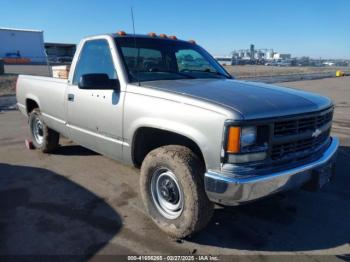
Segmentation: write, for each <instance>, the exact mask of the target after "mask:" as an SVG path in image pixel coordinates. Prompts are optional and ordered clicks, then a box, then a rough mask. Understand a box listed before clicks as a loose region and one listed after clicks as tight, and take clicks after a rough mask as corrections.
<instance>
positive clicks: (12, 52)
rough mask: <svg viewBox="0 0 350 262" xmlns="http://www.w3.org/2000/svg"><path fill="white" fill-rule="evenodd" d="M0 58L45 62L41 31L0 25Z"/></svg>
mask: <svg viewBox="0 0 350 262" xmlns="http://www.w3.org/2000/svg"><path fill="white" fill-rule="evenodd" d="M0 58H3V59H6V58H7V59H26V60H28V61H30V62H32V63H45V62H46V61H47V58H46V53H45V46H44V33H43V31H40V30H26V29H13V28H1V27H0Z"/></svg>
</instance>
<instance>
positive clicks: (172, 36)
mask: <svg viewBox="0 0 350 262" xmlns="http://www.w3.org/2000/svg"><path fill="white" fill-rule="evenodd" d="M168 38H170V39H173V40H177V37H176V36H174V35H169V36H168Z"/></svg>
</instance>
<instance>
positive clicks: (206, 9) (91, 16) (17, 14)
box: [0, 0, 350, 59]
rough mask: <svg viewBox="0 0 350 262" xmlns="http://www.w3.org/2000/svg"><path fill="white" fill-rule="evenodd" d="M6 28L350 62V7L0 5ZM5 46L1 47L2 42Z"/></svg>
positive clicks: (73, 39)
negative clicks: (155, 38)
mask: <svg viewBox="0 0 350 262" xmlns="http://www.w3.org/2000/svg"><path fill="white" fill-rule="evenodd" d="M0 1H1V5H0V7H1V8H0V27H10V28H25V29H39V30H44V38H45V41H46V42H63V43H65V42H67V43H78V42H79V41H80V39H81V38H83V37H85V36H89V35H95V34H102V33H112V32H117V31H119V30H124V31H126V32H127V33H132V22H131V12H130V8H131V7H133V10H134V17H135V30H136V33H138V34H146V33H148V32H156V33H158V34H159V33H165V34H168V35H176V36H177V37H178V38H180V39H185V40H186V39H194V40H196V42H197V43H198V44H199V45H201V46H202V47H204V48H205V49H207V50H208V51H209V52H210V53H211V54H212V55H229V54H230V52H231V51H233V50H234V49H242V48H249V45H250V44H255V47H256V48H273V49H274V50H275V51H277V52H281V53H291V54H292V56H293V57H300V56H310V57H313V58H320V57H321V58H340V59H350V33H349V30H350V0H227V1H225V0H212V1H210V0H202V1H197V0H187V1H185V0H172V1H170V0H143V1H142V0H0ZM0 44H1V43H0Z"/></svg>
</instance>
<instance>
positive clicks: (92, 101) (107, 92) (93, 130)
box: [66, 39, 124, 159]
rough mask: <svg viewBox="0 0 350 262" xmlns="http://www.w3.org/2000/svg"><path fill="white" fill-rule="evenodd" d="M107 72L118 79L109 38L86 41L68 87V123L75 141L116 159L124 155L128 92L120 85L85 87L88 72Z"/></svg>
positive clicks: (114, 78) (113, 78) (112, 77)
mask: <svg viewBox="0 0 350 262" xmlns="http://www.w3.org/2000/svg"><path fill="white" fill-rule="evenodd" d="M94 73H103V74H107V75H108V76H109V78H110V79H111V80H115V81H118V75H117V72H116V67H115V65H114V63H113V59H112V55H111V51H110V46H109V43H108V41H107V40H106V39H94V40H89V41H86V42H85V44H84V46H83V48H82V50H81V53H80V57H79V60H78V62H77V65H76V69H75V73H74V76H73V80H72V83H71V84H70V85H69V86H68V91H67V96H66V98H67V126H68V130H69V134H70V137H71V139H72V140H73V141H75V142H77V143H78V144H81V145H83V146H85V147H87V148H90V149H92V150H94V151H96V152H99V153H101V154H104V155H107V156H109V157H111V158H114V159H121V156H122V146H123V139H122V113H123V106H122V105H123V99H124V96H123V95H122V93H121V92H120V91H119V90H116V89H99V88H96V89H81V88H79V80H80V77H81V76H82V75H84V74H94Z"/></svg>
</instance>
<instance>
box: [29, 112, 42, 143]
mask: <svg viewBox="0 0 350 262" xmlns="http://www.w3.org/2000/svg"><path fill="white" fill-rule="evenodd" d="M32 132H33V136H34V138H35V141H36V142H37V143H38V144H40V145H41V144H42V143H43V141H44V128H43V122H42V121H41V120H40V119H39V118H38V117H36V118H35V119H34V121H33V123H32Z"/></svg>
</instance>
